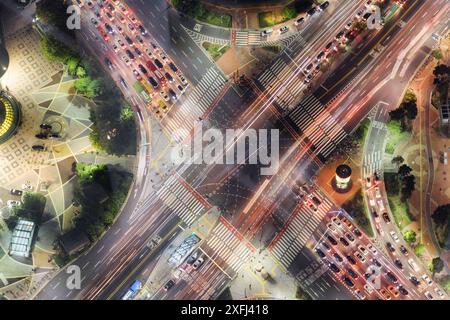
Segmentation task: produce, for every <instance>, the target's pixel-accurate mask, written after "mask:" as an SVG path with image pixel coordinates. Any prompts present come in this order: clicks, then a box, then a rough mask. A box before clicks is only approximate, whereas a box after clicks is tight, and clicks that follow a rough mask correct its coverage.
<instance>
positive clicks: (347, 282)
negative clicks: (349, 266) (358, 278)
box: [341, 275, 355, 288]
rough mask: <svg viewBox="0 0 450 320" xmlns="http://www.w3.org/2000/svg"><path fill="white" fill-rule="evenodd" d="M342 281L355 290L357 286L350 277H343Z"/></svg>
mask: <svg viewBox="0 0 450 320" xmlns="http://www.w3.org/2000/svg"><path fill="white" fill-rule="evenodd" d="M341 279H342V281H344V283H345V284H346V285H348V286H349V287H350V288H353V287H354V286H355V284H354V283H353V281H352V280H351V279H350V278H349V277H348V276H345V275H344V276H342V278H341Z"/></svg>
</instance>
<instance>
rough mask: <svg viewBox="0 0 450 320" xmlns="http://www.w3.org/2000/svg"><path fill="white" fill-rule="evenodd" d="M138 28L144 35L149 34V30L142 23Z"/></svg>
mask: <svg viewBox="0 0 450 320" xmlns="http://www.w3.org/2000/svg"><path fill="white" fill-rule="evenodd" d="M138 30H139V32H140V33H141V35H143V36H145V35H146V34H147V30H145V28H144V27H143V26H142V25H138Z"/></svg>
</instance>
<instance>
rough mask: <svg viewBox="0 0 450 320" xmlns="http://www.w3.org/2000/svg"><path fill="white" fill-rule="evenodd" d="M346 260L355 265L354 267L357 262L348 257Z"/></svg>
mask: <svg viewBox="0 0 450 320" xmlns="http://www.w3.org/2000/svg"><path fill="white" fill-rule="evenodd" d="M346 258H347V260H348V262H350V263H351V264H353V265H355V264H356V260H355V259H354V258H353V257H352V256H347V257H346Z"/></svg>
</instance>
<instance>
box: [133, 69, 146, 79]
mask: <svg viewBox="0 0 450 320" xmlns="http://www.w3.org/2000/svg"><path fill="white" fill-rule="evenodd" d="M146 71H147V70H146ZM133 75H134V77H135V78H136V80H137V81H141V80H142V77H141V74H140V73H139V71H137V70H136V69H133Z"/></svg>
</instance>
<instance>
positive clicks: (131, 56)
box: [125, 50, 134, 60]
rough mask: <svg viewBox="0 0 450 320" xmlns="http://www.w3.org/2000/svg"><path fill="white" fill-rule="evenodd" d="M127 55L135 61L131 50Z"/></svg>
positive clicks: (127, 51)
mask: <svg viewBox="0 0 450 320" xmlns="http://www.w3.org/2000/svg"><path fill="white" fill-rule="evenodd" d="M125 53H126V54H127V55H128V58H130V59H131V60H134V54H133V53H132V52H131V51H130V50H126V51H125Z"/></svg>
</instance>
